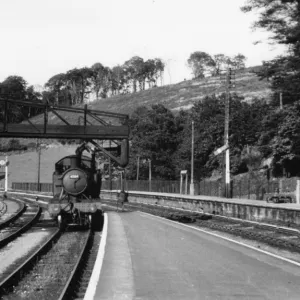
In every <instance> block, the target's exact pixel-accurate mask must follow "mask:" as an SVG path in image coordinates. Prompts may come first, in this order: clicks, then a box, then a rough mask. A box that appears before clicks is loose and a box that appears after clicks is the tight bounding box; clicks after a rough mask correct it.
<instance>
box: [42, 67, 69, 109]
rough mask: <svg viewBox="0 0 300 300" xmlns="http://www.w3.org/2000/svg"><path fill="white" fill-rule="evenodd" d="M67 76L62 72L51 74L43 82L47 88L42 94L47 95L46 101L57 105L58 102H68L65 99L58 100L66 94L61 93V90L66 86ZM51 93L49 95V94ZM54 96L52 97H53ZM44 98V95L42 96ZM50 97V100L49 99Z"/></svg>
mask: <svg viewBox="0 0 300 300" xmlns="http://www.w3.org/2000/svg"><path fill="white" fill-rule="evenodd" d="M67 80H68V78H67V76H66V74H64V73H60V74H56V75H54V76H52V77H51V78H50V79H49V80H48V81H47V82H46V84H45V87H46V88H48V89H49V92H48V93H44V96H46V95H47V96H48V97H47V101H50V103H53V104H56V105H59V103H60V102H64V103H66V102H68V101H66V99H64V100H65V101H60V98H61V96H62V95H64V96H65V97H66V96H67V95H66V94H64V93H63V90H64V89H66V87H67ZM50 94H51V96H50ZM53 96H54V97H53ZM65 97H64V98H65ZM44 99H45V100H46V97H44ZM50 99H51V100H50Z"/></svg>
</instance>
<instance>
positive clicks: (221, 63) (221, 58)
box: [213, 53, 228, 76]
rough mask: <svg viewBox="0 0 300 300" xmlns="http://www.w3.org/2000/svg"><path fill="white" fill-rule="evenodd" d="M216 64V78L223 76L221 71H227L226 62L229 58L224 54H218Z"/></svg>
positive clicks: (215, 58)
mask: <svg viewBox="0 0 300 300" xmlns="http://www.w3.org/2000/svg"><path fill="white" fill-rule="evenodd" d="M213 59H214V62H215V68H214V73H213V75H214V76H218V75H220V74H221V71H222V70H224V69H225V66H226V62H227V60H228V57H227V56H225V55H224V54H222V53H220V54H216V55H214V58H213Z"/></svg>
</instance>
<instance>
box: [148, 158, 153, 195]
mask: <svg viewBox="0 0 300 300" xmlns="http://www.w3.org/2000/svg"><path fill="white" fill-rule="evenodd" d="M148 162H149V192H151V180H152V170H151V159H150V158H149V159H148Z"/></svg>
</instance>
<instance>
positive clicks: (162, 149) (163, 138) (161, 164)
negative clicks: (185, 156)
mask: <svg viewBox="0 0 300 300" xmlns="http://www.w3.org/2000/svg"><path fill="white" fill-rule="evenodd" d="M130 127H131V137H130V140H131V144H132V147H131V152H130V153H131V159H130V164H129V166H128V169H129V172H128V176H129V178H135V176H136V164H137V159H136V158H137V155H139V156H140V158H141V160H146V159H151V162H152V176H153V178H156V179H173V178H175V176H176V174H175V168H174V164H173V154H174V153H175V151H176V148H177V128H176V123H175V117H174V115H173V114H172V113H171V111H170V110H168V109H167V108H165V107H164V106H163V105H161V104H156V105H152V106H151V108H147V107H144V106H143V107H139V108H137V109H136V110H135V111H134V112H133V114H132V115H131V118H130ZM140 178H142V179H147V178H148V167H147V166H143V165H142V166H141V168H140Z"/></svg>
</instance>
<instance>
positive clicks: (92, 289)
mask: <svg viewBox="0 0 300 300" xmlns="http://www.w3.org/2000/svg"><path fill="white" fill-rule="evenodd" d="M107 223H108V215H107V214H106V213H104V225H103V230H102V235H101V241H100V245H99V251H98V254H97V259H96V262H95V266H94V269H93V273H92V276H91V279H90V282H89V285H88V288H87V290H86V293H85V295H84V299H83V300H91V299H94V297H95V293H96V288H97V284H98V282H99V278H100V273H101V269H102V264H103V260H104V254H105V245H106V238H107Z"/></svg>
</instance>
